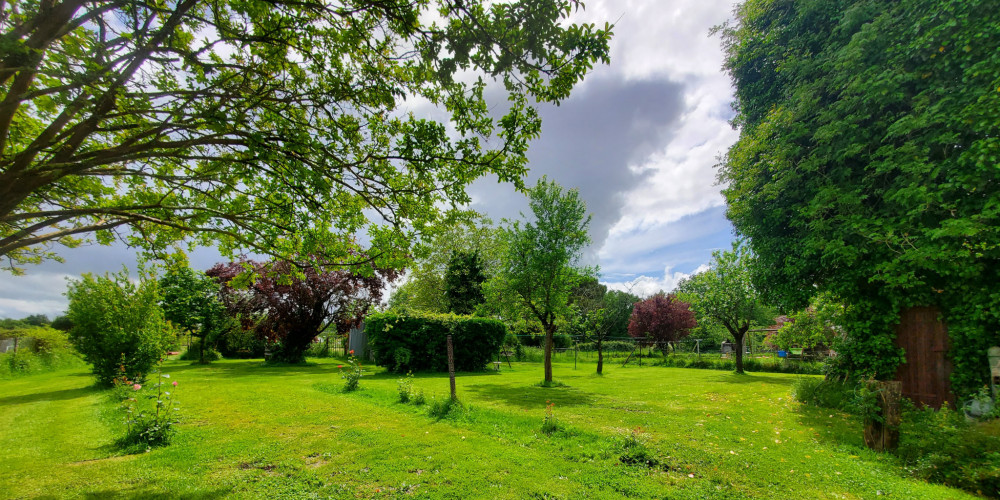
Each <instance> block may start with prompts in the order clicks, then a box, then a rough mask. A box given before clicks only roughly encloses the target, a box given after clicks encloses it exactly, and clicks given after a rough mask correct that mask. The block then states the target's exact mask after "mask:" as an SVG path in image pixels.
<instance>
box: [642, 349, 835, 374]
mask: <svg viewBox="0 0 1000 500" xmlns="http://www.w3.org/2000/svg"><path fill="white" fill-rule="evenodd" d="M656 364H657V365H658V366H670V367H675V368H703V369H709V370H730V371H732V370H736V360H735V359H733V358H720V357H719V355H718V354H702V356H701V358H700V359H699V358H698V356H697V355H695V354H690V353H685V354H674V355H672V356H666V357H663V358H660V359H658V360H657V361H656ZM824 366H825V365H824V364H823V363H822V362H819V361H800V360H794V361H792V360H785V359H781V358H770V357H767V358H745V359H744V360H743V369H745V370H749V371H752V372H770V373H800V374H804V375H819V374H822V373H824V372H825V368H824Z"/></svg>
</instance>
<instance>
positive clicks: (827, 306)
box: [765, 294, 844, 350]
mask: <svg viewBox="0 0 1000 500" xmlns="http://www.w3.org/2000/svg"><path fill="white" fill-rule="evenodd" d="M843 312H844V307H843V306H842V305H840V304H838V303H837V302H834V301H832V300H831V299H830V297H829V296H828V295H825V294H823V295H818V296H816V297H814V298H813V300H812V302H811V304H810V306H809V307H808V308H806V309H803V310H801V311H797V312H794V313H792V314H790V315H788V318H789V320H790V321H789V322H787V323H785V324H784V325H782V326H781V328H780V329H778V331H777V332H776V333H774V334H772V335H769V336H768V337H767V339H765V342H767V343H768V344H770V345H771V346H773V347H777V348H779V349H786V350H787V349H789V348H791V347H802V348H805V349H813V348H817V347H825V348H827V349H829V348H830V347H832V346H833V345H834V342H835V341H836V340H837V339H838V337H839V332H840V331H842V330H843V328H842V327H840V324H841V323H842V322H843Z"/></svg>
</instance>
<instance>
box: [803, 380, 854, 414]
mask: <svg viewBox="0 0 1000 500" xmlns="http://www.w3.org/2000/svg"><path fill="white" fill-rule="evenodd" d="M854 388H855V384H851V383H847V382H842V381H840V380H833V379H829V380H826V379H821V378H814V377H802V378H798V379H796V380H795V382H794V383H793V384H792V396H793V397H794V398H795V399H796V400H797V401H799V402H800V403H804V404H808V405H812V406H818V407H820V408H831V409H834V410H841V411H851V410H852V409H853V408H852V399H853V398H854V392H855V391H854Z"/></svg>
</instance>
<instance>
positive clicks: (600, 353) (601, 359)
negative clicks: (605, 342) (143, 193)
mask: <svg viewBox="0 0 1000 500" xmlns="http://www.w3.org/2000/svg"><path fill="white" fill-rule="evenodd" d="M603 370H604V351H603V349H602V348H601V341H600V340H598V341H597V374H598V375H603V374H604V373H603Z"/></svg>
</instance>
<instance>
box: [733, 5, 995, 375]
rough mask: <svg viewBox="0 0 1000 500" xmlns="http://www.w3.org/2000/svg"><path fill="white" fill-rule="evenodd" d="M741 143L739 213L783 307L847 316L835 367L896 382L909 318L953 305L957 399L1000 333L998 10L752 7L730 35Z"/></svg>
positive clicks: (736, 218)
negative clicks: (831, 301) (820, 305)
mask: <svg viewBox="0 0 1000 500" xmlns="http://www.w3.org/2000/svg"><path fill="white" fill-rule="evenodd" d="M722 33H723V41H724V45H725V48H726V52H727V55H728V58H727V61H726V68H727V69H728V70H729V72H730V74H731V75H732V77H733V82H734V84H735V88H736V102H735V107H736V110H737V113H738V114H737V116H736V118H735V123H736V124H737V125H739V126H740V127H741V130H740V139H739V141H738V142H737V143H736V144H735V145H734V146H733V147H732V149H731V150H730V151H729V153H728V155H727V156H726V158H725V161H724V163H723V165H722V170H721V172H720V177H721V180H722V181H723V182H725V183H726V184H727V188H726V189H725V191H724V194H725V196H726V199H727V201H728V204H729V208H728V212H727V214H728V217H729V218H730V220H732V221H733V224H734V225H735V227H736V229H737V231H738V232H739V233H740V234H742V235H744V236H746V237H748V238H749V243H750V245H751V247H752V248H753V250H754V252H755V253H756V255H757V256H758V259H759V260H760V262H761V265H760V270H761V276H760V278H761V279H760V282H761V284H762V285H764V288H765V290H766V291H768V292H770V293H771V294H772V295H773V296H774V298H775V299H778V300H780V301H781V302H782V305H783V306H784V307H785V308H786V309H797V308H801V307H804V306H805V305H806V303H807V301H808V299H809V297H810V296H812V295H813V294H814V293H815V292H816V291H827V292H831V293H833V294H834V295H835V296H836V298H837V299H838V300H840V301H842V302H844V303H845V304H848V305H850V306H851V307H850V308H849V309H850V311H849V313H848V316H849V318H848V319H847V321H848V324H846V325H845V326H846V327H847V330H848V332H849V334H850V337H851V342H850V343H848V344H845V345H842V346H841V348H840V349H839V350H840V354H841V356H838V359H839V360H841V362H842V363H844V365H845V366H846V367H847V368H848V369H849V370H851V371H853V372H855V373H857V374H865V375H876V376H879V377H889V376H892V375H893V374H894V373H895V370H896V367H897V365H898V363H899V361H900V360H901V357H900V353H899V351H898V349H897V348H896V347H895V346H894V345H893V341H892V340H893V335H894V333H893V325H894V324H895V323H897V322H898V313H899V312H900V310H902V309H904V308H907V307H910V306H914V305H917V306H920V305H932V306H938V307H940V308H941V309H942V311H943V312H944V315H945V318H946V320H947V321H948V330H949V334H950V335H951V337H952V349H951V357H952V360H953V361H954V363H955V368H956V372H955V376H954V378H953V382H955V388H956V391H957V392H959V393H963V392H967V391H969V390H972V389H974V388H975V387H976V386H977V385H978V386H981V385H982V383H983V382H984V379H983V377H984V376H985V375H984V373H985V372H984V371H982V369H981V367H982V366H984V365H985V363H986V359H985V349H986V347H988V346H989V345H990V343H991V342H992V343H995V342H996V340H997V337H996V335H995V333H993V332H996V331H1000V295H998V294H996V293H994V292H993V290H994V289H995V283H996V282H997V281H998V280H1000V168H998V162H1000V139H998V137H1000V72H998V71H997V68H1000V9H997V6H996V2H995V1H993V0H963V1H961V2H955V1H951V0H900V1H895V2H885V1H881V0H806V1H789V0H750V1H747V2H746V3H745V4H743V5H742V6H741V7H740V8H739V9H738V10H737V21H736V23H735V24H733V25H731V26H727V27H725V28H724V29H723V31H722Z"/></svg>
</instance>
